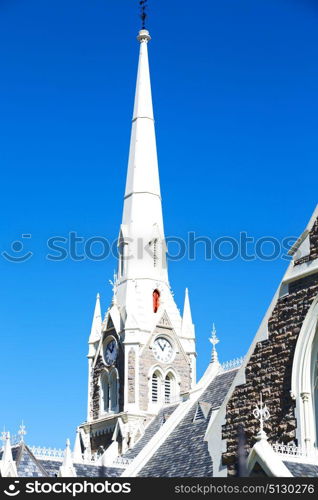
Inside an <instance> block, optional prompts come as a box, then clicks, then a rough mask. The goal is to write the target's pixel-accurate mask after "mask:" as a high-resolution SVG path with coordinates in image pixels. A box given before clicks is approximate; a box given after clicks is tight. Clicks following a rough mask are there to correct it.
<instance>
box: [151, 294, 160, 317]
mask: <svg viewBox="0 0 318 500" xmlns="http://www.w3.org/2000/svg"><path fill="white" fill-rule="evenodd" d="M152 302H153V312H154V313H156V312H157V311H158V309H159V306H160V292H159V290H154V291H153V293H152Z"/></svg>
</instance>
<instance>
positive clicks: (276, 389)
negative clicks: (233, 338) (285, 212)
mask: <svg viewBox="0 0 318 500" xmlns="http://www.w3.org/2000/svg"><path fill="white" fill-rule="evenodd" d="M315 227H317V225H316V226H315ZM314 241H315V242H316V243H317V240H314ZM313 252H314V250H313ZM313 255H315V254H314V253H313ZM317 294H318V274H313V275H311V276H308V277H306V278H302V279H299V280H297V281H295V282H293V283H291V284H290V285H289V293H288V295H286V296H284V297H281V298H280V299H278V301H277V303H276V306H275V308H274V310H273V313H272V316H271V317H270V319H269V322H268V332H269V335H268V340H265V341H263V342H259V343H258V344H257V345H256V347H255V350H254V353H253V355H252V356H251V358H250V360H249V362H248V364H247V367H246V372H245V376H246V383H245V384H243V385H240V386H237V387H236V388H235V390H234V392H233V394H232V396H231V398H230V400H229V403H228V405H227V412H226V424H225V425H224V426H223V432H222V438H223V439H226V441H227V450H226V452H225V453H224V454H223V457H222V460H223V464H224V465H227V466H228V474H229V475H235V473H236V462H237V433H238V426H239V425H240V424H241V425H243V428H244V430H245V433H246V440H247V448H248V449H250V448H251V447H252V446H253V445H254V443H255V436H256V434H257V432H258V431H259V422H258V421H257V420H256V419H255V418H254V417H253V413H252V411H253V409H254V407H255V404H256V403H257V402H258V401H259V396H260V393H261V392H262V394H263V398H264V400H265V402H266V404H267V406H268V408H269V410H270V413H271V418H270V419H269V420H268V421H267V422H266V424H265V431H266V433H267V435H268V438H269V442H276V441H279V442H283V443H290V442H292V441H295V440H296V439H295V436H296V434H295V429H296V426H297V422H296V419H295V412H294V409H295V401H294V400H293V399H292V398H291V396H290V389H291V373H292V363H293V357H294V351H295V347H296V343H297V339H298V335H299V332H300V330H301V326H302V324H303V321H304V319H305V317H306V314H307V312H308V310H309V308H310V306H311V304H312V302H313V300H314V298H315V297H316V296H317Z"/></svg>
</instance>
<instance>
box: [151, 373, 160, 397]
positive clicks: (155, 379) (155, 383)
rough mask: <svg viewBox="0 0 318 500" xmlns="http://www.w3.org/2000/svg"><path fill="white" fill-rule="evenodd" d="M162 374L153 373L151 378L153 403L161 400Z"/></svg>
mask: <svg viewBox="0 0 318 500" xmlns="http://www.w3.org/2000/svg"><path fill="white" fill-rule="evenodd" d="M160 378H161V377H160V375H158V373H156V372H155V373H153V375H152V378H151V401H152V402H153V403H158V402H159V397H160Z"/></svg>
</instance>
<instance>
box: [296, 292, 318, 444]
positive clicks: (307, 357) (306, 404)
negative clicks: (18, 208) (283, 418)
mask: <svg viewBox="0 0 318 500" xmlns="http://www.w3.org/2000/svg"><path fill="white" fill-rule="evenodd" d="M291 395H292V397H293V398H294V399H295V402H296V409H295V415H296V419H297V428H296V439H297V441H298V443H299V444H300V446H302V447H303V448H304V449H306V450H308V452H311V451H314V450H315V449H316V450H317V448H318V296H317V298H316V299H315V300H314V302H313V304H312V305H311V307H310V309H309V311H308V313H307V316H306V318H305V320H304V322H303V325H302V328H301V331H300V333H299V336H298V340H297V344H296V349H295V354H294V360H293V369H292V384H291Z"/></svg>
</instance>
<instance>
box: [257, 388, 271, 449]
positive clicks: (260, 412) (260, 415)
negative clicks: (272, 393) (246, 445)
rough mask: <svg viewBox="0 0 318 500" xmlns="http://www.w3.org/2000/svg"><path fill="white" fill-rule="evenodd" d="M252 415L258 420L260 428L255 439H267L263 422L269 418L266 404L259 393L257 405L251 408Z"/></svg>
mask: <svg viewBox="0 0 318 500" xmlns="http://www.w3.org/2000/svg"><path fill="white" fill-rule="evenodd" d="M253 415H254V417H255V418H256V419H257V420H259V424H260V429H259V432H258V434H257V436H256V439H257V441H260V440H261V439H267V435H266V432H265V431H264V422H266V421H267V420H268V419H269V418H270V416H271V415H270V413H269V409H268V408H267V406H266V404H264V403H263V396H262V393H260V400H259V403H258V404H257V405H255V409H254V410H253Z"/></svg>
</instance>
